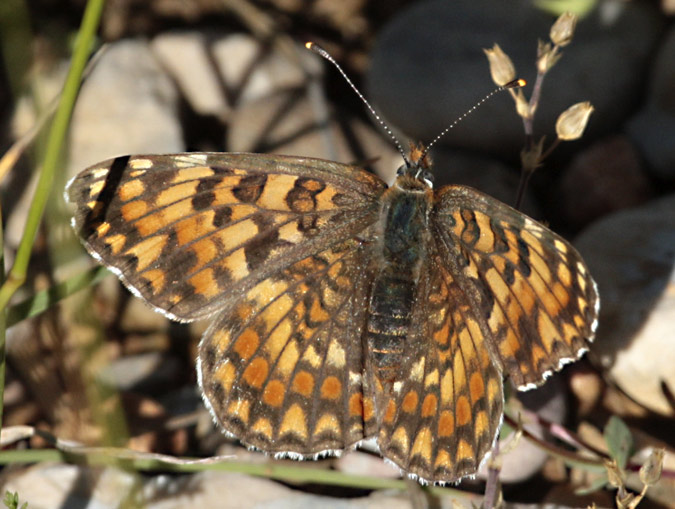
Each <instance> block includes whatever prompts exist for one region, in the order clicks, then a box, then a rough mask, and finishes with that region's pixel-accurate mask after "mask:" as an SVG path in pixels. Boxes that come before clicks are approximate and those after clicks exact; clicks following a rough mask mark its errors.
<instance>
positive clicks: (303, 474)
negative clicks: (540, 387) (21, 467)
mask: <svg viewBox="0 0 675 509" xmlns="http://www.w3.org/2000/svg"><path fill="white" fill-rule="evenodd" d="M128 452H129V451H125V450H120V449H114V448H106V449H103V448H101V449H100V450H98V451H89V452H87V453H86V454H76V453H72V452H66V451H60V450H57V449H40V450H6V451H0V465H10V464H13V465H17V464H22V463H23V464H26V463H37V462H48V461H49V462H53V461H60V462H66V463H70V464H80V465H90V466H92V465H110V466H118V467H120V466H121V467H123V468H125V469H134V470H139V471H148V472H152V471H160V472H180V473H192V472H203V471H209V470H211V471H221V472H236V473H240V474H247V475H254V476H258V477H265V478H268V479H278V480H282V481H285V482H289V483H315V484H324V485H332V486H343V487H346V488H347V487H349V488H362V489H371V490H378V489H381V490H399V491H405V490H407V489H408V488H407V485H406V481H404V480H399V479H381V478H377V477H370V476H365V475H352V474H344V473H342V472H336V471H334V470H327V469H324V468H312V467H310V466H305V465H299V464H293V463H288V462H277V461H270V462H267V463H251V462H246V461H236V460H227V461H218V462H201V461H199V462H193V463H176V462H169V461H161V460H158V459H153V458H133V457H129V456H120V455H119V453H122V454H126V453H128ZM429 491H430V492H431V493H433V494H434V495H437V496H446V497H447V496H454V497H460V498H462V499H463V500H469V501H474V502H479V501H480V496H479V495H476V494H472V493H468V492H463V491H460V490H456V489H453V488H451V487H450V488H448V487H430V488H429Z"/></svg>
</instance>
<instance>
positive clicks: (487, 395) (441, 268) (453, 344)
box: [378, 245, 503, 481]
mask: <svg viewBox="0 0 675 509" xmlns="http://www.w3.org/2000/svg"><path fill="white" fill-rule="evenodd" d="M428 257H429V258H428V263H427V264H426V266H425V270H424V272H423V274H422V275H421V277H420V281H419V285H418V288H417V291H418V294H417V295H418V296H417V299H416V310H415V312H414V313H413V317H414V319H413V324H412V326H411V333H410V335H409V337H408V341H407V344H408V348H409V351H408V353H407V355H406V359H407V362H406V363H405V364H404V365H402V366H401V371H400V375H399V380H400V383H399V384H398V386H395V390H394V392H393V393H392V395H391V396H390V397H389V398H388V401H387V403H386V406H385V408H383V416H382V424H381V426H380V433H379V439H378V442H379V445H380V449H381V451H382V454H383V455H384V456H385V457H386V458H388V459H390V460H392V461H393V462H394V463H396V464H397V465H398V466H399V467H400V468H402V469H403V470H405V471H406V472H409V473H411V474H414V475H416V476H418V477H420V478H421V479H425V480H432V481H444V480H453V479H459V478H460V477H463V476H465V475H471V474H473V473H475V472H476V470H477V469H478V466H479V464H480V462H481V461H482V459H483V458H484V457H485V455H486V454H487V452H488V451H489V450H490V447H491V446H492V444H493V442H494V439H495V436H496V434H497V431H498V429H499V426H500V424H501V418H502V406H503V395H502V379H501V374H500V373H499V371H498V370H497V369H496V368H495V366H494V365H493V364H492V361H491V359H490V356H489V354H488V350H487V348H486V345H485V343H486V337H485V335H484V333H483V331H482V330H481V327H480V326H479V324H478V319H477V317H476V315H475V311H474V309H473V308H472V307H471V306H470V305H469V304H468V302H467V300H466V298H465V297H464V296H463V293H462V290H461V289H460V287H459V285H458V284H457V282H456V281H455V279H454V278H453V276H452V275H451V274H450V272H449V270H448V268H447V263H446V260H445V259H443V258H442V257H441V256H440V252H439V251H438V250H437V249H435V246H433V245H432V246H430V250H429V253H428Z"/></svg>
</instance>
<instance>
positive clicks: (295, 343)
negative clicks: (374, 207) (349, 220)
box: [198, 232, 375, 457]
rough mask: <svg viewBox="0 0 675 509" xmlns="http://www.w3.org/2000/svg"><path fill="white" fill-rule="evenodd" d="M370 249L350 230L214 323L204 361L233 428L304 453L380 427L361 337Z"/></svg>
mask: <svg viewBox="0 0 675 509" xmlns="http://www.w3.org/2000/svg"><path fill="white" fill-rule="evenodd" d="M364 235H366V236H367V232H364ZM371 250H372V244H369V243H366V244H364V243H363V242H362V241H360V240H357V239H350V240H347V241H344V242H341V243H339V244H336V245H334V246H333V247H331V248H329V249H325V250H323V251H321V252H319V253H314V254H313V255H311V256H308V257H306V258H304V259H302V260H299V261H298V262H296V263H294V264H293V265H291V266H289V267H287V268H285V269H283V270H282V271H280V272H278V273H277V274H275V275H274V276H272V277H269V278H267V279H265V280H263V281H261V282H260V283H258V284H257V285H256V286H254V287H253V288H252V289H251V290H249V291H248V292H247V293H246V294H245V298H244V299H242V300H241V301H240V302H238V303H236V304H235V305H233V306H231V307H228V309H227V310H226V311H225V312H224V313H223V314H222V315H221V317H220V318H219V319H218V320H217V321H216V322H215V323H214V325H213V326H212V327H211V329H210V330H209V331H208V332H207V334H206V335H205V337H204V339H203V340H202V343H201V345H200V352H199V358H200V366H199V368H198V369H199V375H200V383H201V387H202V390H203V394H204V398H205V401H206V403H207V405H208V406H209V407H210V408H211V410H212V414H213V415H214V416H215V417H216V419H217V420H218V422H220V424H221V425H222V426H223V427H224V428H225V429H226V430H227V431H230V432H232V433H233V434H234V435H236V436H237V437H239V438H240V439H241V440H242V441H243V442H245V443H247V444H251V445H254V446H256V447H258V448H260V449H262V450H264V451H268V452H273V453H284V454H288V455H291V456H303V457H304V456H308V455H314V454H317V453H321V452H326V451H337V450H342V449H345V448H346V447H348V446H350V445H352V444H354V443H355V442H357V441H359V440H361V439H363V438H364V437H367V436H369V435H372V434H374V432H375V429H374V426H375V420H374V418H373V417H374V413H373V402H372V399H370V398H369V397H368V396H367V394H369V393H370V390H369V380H368V379H366V378H364V369H363V368H364V367H363V359H364V352H363V351H362V341H361V336H362V334H363V327H364V324H365V321H366V312H367V309H368V302H367V297H368V290H369V287H370V281H371V277H370V275H369V274H370V272H369V271H367V270H365V269H366V268H367V267H368V265H369V260H370V259H371V258H372V253H371V252H370V251H371Z"/></svg>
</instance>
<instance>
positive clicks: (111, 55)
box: [69, 39, 185, 175]
mask: <svg viewBox="0 0 675 509" xmlns="http://www.w3.org/2000/svg"><path fill="white" fill-rule="evenodd" d="M177 101H178V97H177V93H176V89H175V87H174V85H173V83H172V82H171V80H170V79H169V77H168V76H167V75H166V73H165V72H164V71H163V70H162V68H161V67H160V66H159V64H158V63H157V61H156V60H155V59H154V57H153V55H152V51H151V50H150V45H149V43H148V42H147V41H145V40H143V39H134V40H125V41H120V42H117V43H114V44H111V45H110V47H109V49H108V50H106V51H105V52H104V53H103V55H102V56H101V57H100V60H99V61H98V63H97V64H96V66H95V67H94V69H93V71H92V72H91V74H90V76H89V77H88V78H87V80H86V81H85V83H84V85H83V86H82V91H81V92H80V96H79V98H78V101H77V104H76V107H75V111H74V113H73V121H72V126H71V131H70V148H69V153H70V165H69V167H70V169H71V170H70V174H71V175H75V174H76V173H78V172H80V171H82V170H83V169H84V168H86V167H88V166H90V165H92V164H94V163H96V162H99V161H102V160H104V159H106V158H109V157H114V156H119V155H126V154H148V153H162V152H180V151H181V150H184V148H185V147H184V146H183V139H182V130H181V126H180V123H179V121H178V114H177Z"/></svg>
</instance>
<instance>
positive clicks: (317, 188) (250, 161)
mask: <svg viewBox="0 0 675 509" xmlns="http://www.w3.org/2000/svg"><path fill="white" fill-rule="evenodd" d="M384 187H385V186H384V184H383V183H382V182H381V181H380V180H379V179H377V178H376V177H374V176H372V175H371V174H369V173H367V172H364V171H362V170H360V169H357V168H354V167H351V166H348V165H342V164H338V163H332V162H329V161H318V160H313V159H305V158H296V157H284V156H261V155H252V154H220V153H214V154H210V153H200V154H174V155H167V156H133V157H120V158H117V159H113V160H109V161H105V162H103V163H100V164H98V165H95V166H92V167H91V168H89V169H87V170H85V171H84V172H82V173H81V174H80V175H78V176H77V177H75V178H74V179H73V180H72V181H71V183H70V184H69V186H68V188H67V198H68V200H69V201H71V202H73V203H75V204H77V210H76V212H75V216H74V226H75V229H76V230H77V231H78V233H79V234H80V236H81V237H82V238H83V239H84V242H85V245H86V246H87V248H88V250H89V251H90V252H91V253H92V254H93V255H94V256H95V257H96V258H98V259H99V260H102V261H103V262H104V263H105V264H106V265H108V266H109V267H110V268H112V269H113V270H114V271H115V272H116V273H117V274H118V275H119V276H120V277H121V278H122V280H123V281H124V282H125V284H126V285H127V286H128V287H129V288H130V289H131V290H132V291H133V292H134V293H135V294H136V295H139V296H140V297H142V298H143V299H145V300H146V301H147V302H149V303H150V304H152V305H153V306H154V307H155V308H157V309H158V310H159V311H161V312H163V313H164V314H167V315H168V316H169V317H171V318H176V319H180V320H193V319H196V318H201V317H204V316H208V315H210V314H212V313H214V312H215V311H217V310H218V309H219V308H222V307H223V306H225V305H226V304H227V302H228V301H229V300H232V299H237V298H238V297H239V295H241V293H240V292H244V291H246V290H247V289H250V288H251V287H252V286H253V285H255V284H256V283H257V282H258V281H260V280H262V279H264V278H265V277H267V276H269V275H271V274H274V273H276V272H278V271H279V270H281V269H283V268H284V267H286V266H288V265H290V264H292V263H294V262H295V261H298V260H300V259H302V258H304V257H306V256H307V255H308V254H312V253H313V252H316V251H319V250H321V249H323V248H324V247H325V246H326V245H331V244H332V243H334V242H338V241H340V240H342V239H346V238H350V237H352V236H354V235H355V234H356V233H358V232H359V231H361V230H362V229H363V228H364V227H365V226H367V225H368V224H369V223H371V222H373V221H374V220H375V216H376V214H377V207H378V206H377V198H378V195H379V194H380V193H381V192H382V191H383V190H384ZM233 290H236V291H233Z"/></svg>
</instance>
